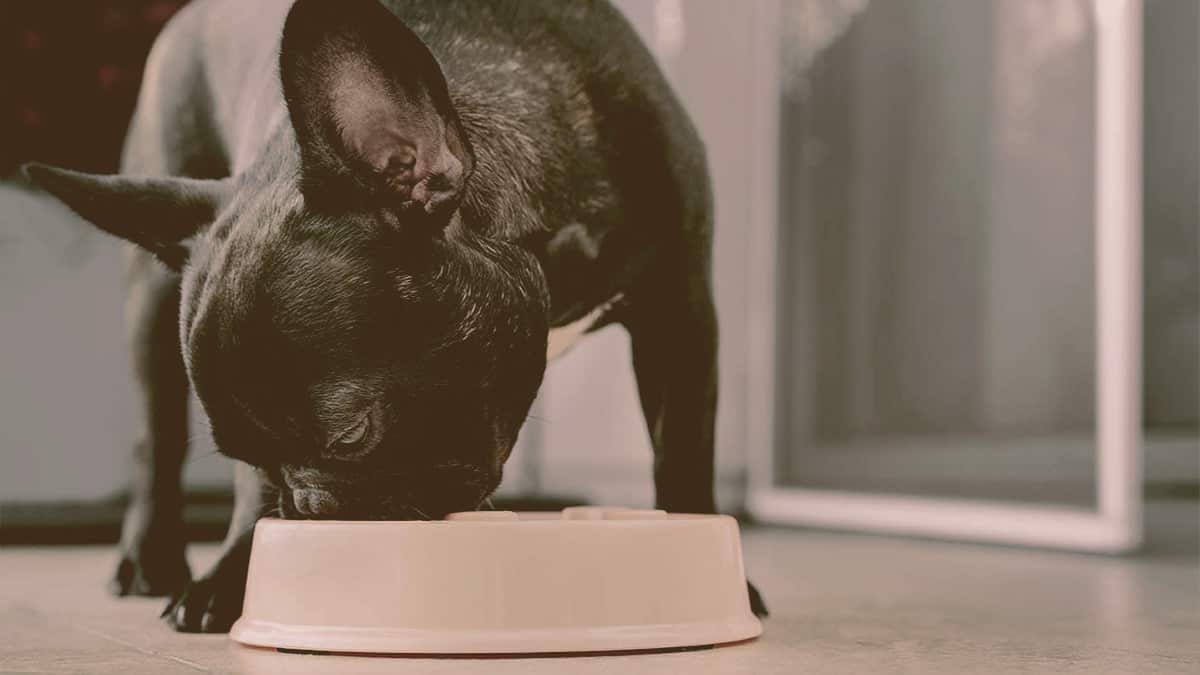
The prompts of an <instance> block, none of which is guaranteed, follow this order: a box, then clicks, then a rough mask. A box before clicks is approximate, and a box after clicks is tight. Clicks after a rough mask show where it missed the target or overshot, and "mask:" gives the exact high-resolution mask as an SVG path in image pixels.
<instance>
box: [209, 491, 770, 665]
mask: <svg viewBox="0 0 1200 675" xmlns="http://www.w3.org/2000/svg"><path fill="white" fill-rule="evenodd" d="M761 633H762V625H761V624H760V623H759V621H758V619H757V618H756V617H755V616H754V615H753V614H752V613H751V611H750V604H749V601H748V600H747V597H746V577H745V573H744V571H743V568H742V548H741V542H740V540H739V538H738V526H737V522H736V521H735V520H734V519H733V518H730V517H728V516H702V515H687V514H667V513H665V512H663V511H646V510H634V509H620V508H601V507H574V508H569V509H565V510H564V511H562V512H561V513H513V512H511V511H482V512H471V513H455V514H451V515H450V516H448V517H447V519H446V520H444V521H386V522H370V521H363V522H351V521H294V520H276V519H264V520H261V521H259V522H258V526H257V527H256V528H255V532H254V546H253V548H252V550H251V555H250V576H249V580H248V583H247V586H246V600H245V605H244V607H243V610H242V618H241V619H239V620H238V622H237V623H236V624H234V626H233V630H232V631H231V636H232V637H233V639H234V640H237V641H238V642H241V643H244V644H247V645H255V646H261V647H275V648H282V649H297V650H312V651H329V652H370V653H388V654H513V653H549V652H579V651H583V652H600V651H612V650H620V651H623V650H646V649H667V648H681V647H695V646H703V645H714V644H719V643H726V642H737V641H740V640H747V639H750V638H753V637H757V636H758V635H760V634H761Z"/></svg>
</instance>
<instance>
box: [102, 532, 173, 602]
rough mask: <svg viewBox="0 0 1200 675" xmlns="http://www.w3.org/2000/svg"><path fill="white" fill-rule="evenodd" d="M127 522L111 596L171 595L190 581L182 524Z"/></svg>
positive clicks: (109, 585)
mask: <svg viewBox="0 0 1200 675" xmlns="http://www.w3.org/2000/svg"><path fill="white" fill-rule="evenodd" d="M131 520H134V521H135V522H133V523H130V522H129V520H127V521H126V532H125V533H124V534H123V536H122V537H121V544H120V551H121V557H120V560H119V561H118V562H117V569H116V571H115V572H114V573H113V576H112V580H111V581H109V582H108V590H109V591H110V592H111V593H112V594H113V595H146V596H162V595H172V594H174V593H178V592H180V591H182V590H183V588H184V586H187V583H188V582H189V581H191V580H192V571H191V569H190V568H189V567H188V563H187V558H186V557H185V556H184V547H185V543H184V540H183V536H182V533H181V530H182V529H183V524H182V523H176V524H174V525H173V526H172V525H167V524H157V523H154V522H152V521H150V520H149V519H147V520H146V521H143V522H136V521H138V520H141V519H138V518H133V519H131Z"/></svg>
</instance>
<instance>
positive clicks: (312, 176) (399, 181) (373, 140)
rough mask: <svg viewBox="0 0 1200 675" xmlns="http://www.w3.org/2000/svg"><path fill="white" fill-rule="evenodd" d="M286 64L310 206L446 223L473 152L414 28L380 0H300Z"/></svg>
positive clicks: (283, 55) (288, 30)
mask: <svg viewBox="0 0 1200 675" xmlns="http://www.w3.org/2000/svg"><path fill="white" fill-rule="evenodd" d="M279 70H280V80H281V82H282V84H283V95H284V99H285V100H286V101H287V107H288V112H289V113H290V116H291V121H292V127H293V128H294V129H295V131H296V139H297V141H298V142H299V144H300V154H301V160H302V170H301V190H302V191H303V192H304V196H305V201H306V203H308V204H309V206H312V207H314V208H317V209H327V210H332V211H336V210H345V209H358V208H395V209H399V210H403V211H406V212H417V213H420V212H423V213H424V214H427V215H429V216H433V217H434V218H433V219H434V220H436V221H438V222H440V224H441V225H443V226H444V225H445V223H446V220H447V219H448V213H449V212H451V211H453V209H454V208H455V207H456V206H457V204H458V202H459V199H460V197H461V192H462V190H463V187H464V185H465V183H466V180H467V177H468V176H469V175H470V173H471V170H472V167H473V166H474V157H473V155H472V151H471V147H470V144H469V142H468V141H467V138H466V133H465V132H464V130H463V127H462V123H461V121H460V120H459V117H458V114H457V113H456V111H455V109H454V106H453V105H452V103H451V101H450V94H449V90H448V88H447V85H446V78H445V76H444V75H443V74H442V70H441V67H440V66H439V65H438V62H437V60H436V59H435V58H434V56H433V54H432V53H431V52H430V51H429V49H428V48H427V47H426V46H425V44H424V43H423V42H422V41H421V39H420V38H419V37H417V35H416V34H415V33H413V32H412V31H411V30H410V29H409V28H408V27H407V26H406V25H404V23H403V22H402V21H400V20H399V19H398V18H396V17H395V16H394V15H392V13H391V12H389V11H388V10H387V9H385V8H384V7H382V6H381V5H380V4H379V2H377V0H339V1H338V2H328V1H327V0H298V1H297V2H296V3H295V4H294V5H293V6H292V9H291V11H290V12H289V14H288V17H287V21H286V23H285V24H284V29H283V42H282V45H281V48H280V56H279Z"/></svg>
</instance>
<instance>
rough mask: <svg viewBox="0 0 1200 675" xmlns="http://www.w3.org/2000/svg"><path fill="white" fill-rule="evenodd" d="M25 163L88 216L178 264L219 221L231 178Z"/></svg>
mask: <svg viewBox="0 0 1200 675" xmlns="http://www.w3.org/2000/svg"><path fill="white" fill-rule="evenodd" d="M21 169H22V172H23V173H24V174H25V176H26V177H27V178H28V180H29V182H31V183H33V184H34V185H37V186H39V187H41V188H42V189H43V190H45V191H46V192H49V193H50V194H52V195H54V196H55V197H57V198H58V199H59V200H61V201H62V202H63V203H64V204H66V205H67V206H68V207H70V209H71V210H72V211H74V212H75V213H77V214H79V215H80V216H81V217H83V218H84V219H85V220H87V221H89V222H91V223H92V224H93V225H95V226H96V227H98V228H100V229H101V230H104V231H105V232H108V233H109V234H113V235H116V236H118V237H121V238H122V239H126V240H128V241H131V242H133V243H135V244H137V245H138V246H141V247H142V248H144V249H146V250H147V251H150V252H151V253H153V254H154V255H155V256H157V257H158V258H159V259H160V260H162V262H163V263H165V264H166V265H167V266H168V267H171V268H172V269H175V270H179V269H181V268H182V267H183V264H184V263H185V262H186V261H187V257H188V244H187V240H188V239H189V238H191V237H192V236H193V235H195V234H196V232H197V231H198V230H199V229H200V228H202V227H204V226H206V225H208V224H209V223H211V222H212V221H213V219H214V218H215V217H216V214H217V212H218V211H219V210H220V208H221V205H222V204H224V203H225V202H226V201H227V200H228V193H229V189H230V188H229V184H230V181H229V180H192V179H188V178H139V177H132V176H101V175H95V174H89V173H81V172H78V171H70V170H68V169H59V168H56V167H52V166H46V165H45V164H26V165H24V166H23V167H21Z"/></svg>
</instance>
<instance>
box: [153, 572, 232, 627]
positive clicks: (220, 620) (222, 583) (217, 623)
mask: <svg viewBox="0 0 1200 675" xmlns="http://www.w3.org/2000/svg"><path fill="white" fill-rule="evenodd" d="M245 591H246V575H245V570H242V573H241V575H240V578H238V575H237V574H236V573H229V572H228V571H222V570H221V569H219V568H218V569H214V570H213V571H212V572H210V573H209V574H207V575H205V576H203V577H201V578H199V579H197V580H195V581H193V582H192V583H190V584H188V586H187V588H185V589H183V592H181V593H179V594H178V595H176V596H175V597H173V598H171V602H169V603H167V608H166V609H165V610H163V613H162V618H163V619H164V620H166V622H167V624H168V625H169V626H171V628H174V629H175V630H177V631H179V632H181V633H226V632H228V631H229V628H230V627H231V626H232V625H233V622H234V621H237V619H238V617H239V616H241V615H242V596H243V595H244V594H245Z"/></svg>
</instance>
